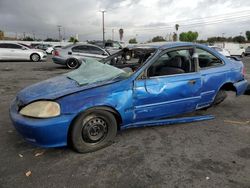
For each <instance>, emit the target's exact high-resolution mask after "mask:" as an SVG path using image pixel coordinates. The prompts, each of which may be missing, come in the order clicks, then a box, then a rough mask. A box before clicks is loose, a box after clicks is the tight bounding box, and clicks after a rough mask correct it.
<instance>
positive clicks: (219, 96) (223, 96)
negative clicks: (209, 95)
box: [213, 90, 227, 105]
mask: <svg viewBox="0 0 250 188" xmlns="http://www.w3.org/2000/svg"><path fill="white" fill-rule="evenodd" d="M226 98H227V93H226V91H225V90H219V91H218V93H217V94H216V96H215V98H214V102H213V105H217V104H220V103H222V102H223V101H224V100H225V99H226Z"/></svg>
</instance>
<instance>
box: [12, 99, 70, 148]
mask: <svg viewBox="0 0 250 188" xmlns="http://www.w3.org/2000/svg"><path fill="white" fill-rule="evenodd" d="M10 118H11V120H12V122H13V124H14V126H15V128H16V130H17V131H18V132H19V133H20V134H21V135H22V136H23V137H24V139H25V140H26V141H28V142H30V143H32V144H34V145H36V146H40V147H46V148H48V147H60V146H66V145H67V138H68V129H69V126H70V123H71V121H72V120H73V118H74V116H73V115H60V116H58V117H54V118H48V119H38V118H29V117H25V116H22V115H20V114H19V113H18V110H17V105H16V104H15V102H14V101H13V102H12V104H11V106H10Z"/></svg>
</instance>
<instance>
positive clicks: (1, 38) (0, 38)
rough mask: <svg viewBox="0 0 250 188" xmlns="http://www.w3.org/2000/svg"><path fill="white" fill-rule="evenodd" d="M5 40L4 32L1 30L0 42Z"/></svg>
mask: <svg viewBox="0 0 250 188" xmlns="http://www.w3.org/2000/svg"><path fill="white" fill-rule="evenodd" d="M3 39H4V32H3V31H1V30H0V40H3Z"/></svg>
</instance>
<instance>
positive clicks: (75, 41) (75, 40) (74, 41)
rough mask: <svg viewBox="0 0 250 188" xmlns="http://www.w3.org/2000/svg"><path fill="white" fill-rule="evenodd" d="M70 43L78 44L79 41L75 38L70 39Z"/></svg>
mask: <svg viewBox="0 0 250 188" xmlns="http://www.w3.org/2000/svg"><path fill="white" fill-rule="evenodd" d="M68 42H73V43H77V42H79V41H78V40H77V39H76V38H75V37H70V38H69V41H68Z"/></svg>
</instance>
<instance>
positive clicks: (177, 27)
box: [175, 24, 180, 40]
mask: <svg viewBox="0 0 250 188" xmlns="http://www.w3.org/2000/svg"><path fill="white" fill-rule="evenodd" d="M179 27H180V25H179V24H175V30H176V40H178V30H179Z"/></svg>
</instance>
